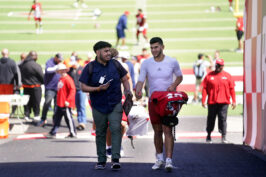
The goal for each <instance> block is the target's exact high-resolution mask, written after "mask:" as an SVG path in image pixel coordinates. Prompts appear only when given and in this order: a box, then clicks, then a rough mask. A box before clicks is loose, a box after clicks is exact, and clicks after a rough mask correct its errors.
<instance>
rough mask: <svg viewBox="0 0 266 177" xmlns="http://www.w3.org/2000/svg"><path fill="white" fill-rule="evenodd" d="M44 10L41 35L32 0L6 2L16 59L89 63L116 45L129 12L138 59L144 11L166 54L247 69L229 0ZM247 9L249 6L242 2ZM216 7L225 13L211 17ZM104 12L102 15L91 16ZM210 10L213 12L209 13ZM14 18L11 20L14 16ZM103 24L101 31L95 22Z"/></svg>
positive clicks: (4, 15) (152, 0) (2, 22)
mask: <svg viewBox="0 0 266 177" xmlns="http://www.w3.org/2000/svg"><path fill="white" fill-rule="evenodd" d="M40 2H41V3H42V6H43V11H44V16H43V24H44V25H43V29H44V33H43V34H35V28H34V21H33V19H31V21H28V20H27V13H28V12H29V9H30V7H31V4H32V0H0V9H1V10H0V48H8V49H9V50H10V53H11V57H12V58H14V59H15V60H18V58H19V54H20V53H22V52H28V51H30V50H36V51H37V52H38V54H39V60H38V62H39V63H40V64H42V65H43V64H44V63H45V62H46V60H47V59H48V58H49V57H51V56H53V55H54V54H55V53H56V52H62V53H63V54H64V56H65V57H69V55H70V53H71V52H72V51H77V52H78V53H79V54H80V56H82V57H83V58H84V59H86V53H87V52H88V51H92V46H93V44H94V43H95V42H96V41H98V40H107V41H110V42H111V43H112V44H114V43H115V40H116V35H115V26H116V23H117V19H118V18H119V16H120V15H121V14H122V13H123V12H124V11H125V10H129V11H130V12H131V15H130V16H129V19H128V27H129V30H128V31H127V44H128V47H129V49H128V50H129V51H130V52H131V53H132V55H136V54H139V53H140V51H141V48H142V46H143V45H140V46H135V45H134V44H135V43H136V40H135V29H134V28H135V20H136V19H135V14H136V11H137V9H138V8H143V9H144V11H145V12H146V14H147V22H148V24H149V29H148V37H154V36H160V37H162V38H163V39H164V42H165V46H166V49H165V53H166V54H168V55H170V56H173V57H176V58H177V59H178V60H179V61H180V63H181V66H182V65H183V67H188V65H189V67H190V66H191V65H190V63H192V62H193V61H194V60H195V59H196V56H197V54H198V53H199V52H204V53H207V54H211V55H213V52H214V51H215V50H217V49H218V50H220V51H221V56H222V57H223V58H224V59H225V60H226V61H227V62H230V65H242V58H243V57H242V54H241V53H235V52H234V49H235V48H236V46H237V41H236V36H235V31H234V29H235V21H236V19H235V18H234V17H233V15H232V13H231V12H229V10H228V1H226V0H186V1H183V0H103V1H97V0H87V1H86V0H85V2H86V4H87V5H88V8H86V9H84V8H74V7H73V6H72V4H73V2H74V0H59V1H53V0H40ZM240 4H241V7H242V6H243V2H240ZM212 6H215V7H216V6H220V7H221V12H214V13H211V12H210V9H211V7H212ZM95 8H99V9H100V10H101V11H102V15H101V16H100V17H99V18H98V19H97V20H93V19H92V18H91V12H92V11H93V10H94V9H95ZM207 11H208V12H207ZM8 15H9V16H8ZM96 23H98V24H99V25H100V27H99V28H95V24H96Z"/></svg>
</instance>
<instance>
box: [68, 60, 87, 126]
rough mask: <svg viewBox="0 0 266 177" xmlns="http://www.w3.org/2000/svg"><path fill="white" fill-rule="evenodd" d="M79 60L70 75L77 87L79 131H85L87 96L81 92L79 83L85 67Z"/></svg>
mask: <svg viewBox="0 0 266 177" xmlns="http://www.w3.org/2000/svg"><path fill="white" fill-rule="evenodd" d="M79 60H80V59H79V58H76V63H72V67H71V68H70V70H69V72H68V74H69V75H70V76H71V77H72V79H73V80H74V83H75V87H76V95H75V105H76V108H77V119H78V123H79V125H78V126H77V130H85V128H86V124H87V115H86V102H85V101H86V94H85V93H84V92H82V90H81V83H80V82H79V78H80V76H81V73H82V70H83V66H81V65H80V63H79Z"/></svg>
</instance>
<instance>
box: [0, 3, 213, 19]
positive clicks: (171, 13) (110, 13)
mask: <svg viewBox="0 0 266 177" xmlns="http://www.w3.org/2000/svg"><path fill="white" fill-rule="evenodd" d="M4 8H10V7H3V6H1V5H0V9H4ZM27 8H29V7H24V8H20V7H16V9H27ZM58 8H59V7H58ZM58 8H54V6H52V7H51V9H58ZM62 8H63V7H62ZM64 8H67V7H65V6H64ZM46 12H48V10H47V11H45V10H44V15H43V16H44V17H45V13H46ZM206 13H207V14H212V13H209V12H207V11H204V10H182V11H148V12H147V13H146V14H147V15H148V17H149V15H153V16H161V15H186V14H206ZM0 15H1V16H6V15H7V14H6V13H0ZM82 15H86V13H82ZM103 15H104V16H114V17H116V16H119V15H121V11H115V12H103Z"/></svg>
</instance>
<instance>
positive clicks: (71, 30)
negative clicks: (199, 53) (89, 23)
mask: <svg viewBox="0 0 266 177" xmlns="http://www.w3.org/2000/svg"><path fill="white" fill-rule="evenodd" d="M234 29H235V28H234V27H231V26H228V27H201V28H152V29H149V32H177V31H178V32H182V31H185V32H188V31H190V32H192V31H232V30H234ZM0 33H1V34H16V33H35V31H33V30H23V29H22V30H0ZM44 33H46V34H47V33H48V34H58V33H59V34H62V33H114V34H115V29H84V30H82V29H78V30H76V29H68V30H62V29H61V30H60V29H57V30H52V29H47V30H45V29H44Z"/></svg>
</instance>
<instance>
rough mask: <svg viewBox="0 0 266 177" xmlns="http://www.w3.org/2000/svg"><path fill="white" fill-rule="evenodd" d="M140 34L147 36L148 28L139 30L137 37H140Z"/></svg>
mask: <svg viewBox="0 0 266 177" xmlns="http://www.w3.org/2000/svg"><path fill="white" fill-rule="evenodd" d="M139 33H142V34H143V35H146V34H147V28H144V30H143V31H140V30H138V31H137V36H138V35H139Z"/></svg>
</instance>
